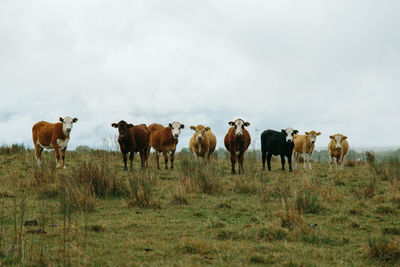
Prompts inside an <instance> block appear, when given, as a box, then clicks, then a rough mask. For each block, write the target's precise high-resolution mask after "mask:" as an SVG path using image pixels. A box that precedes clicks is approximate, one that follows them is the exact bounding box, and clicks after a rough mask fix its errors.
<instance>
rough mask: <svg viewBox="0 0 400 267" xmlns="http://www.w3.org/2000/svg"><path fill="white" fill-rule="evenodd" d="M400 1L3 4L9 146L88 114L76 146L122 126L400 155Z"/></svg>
mask: <svg viewBox="0 0 400 267" xmlns="http://www.w3.org/2000/svg"><path fill="white" fill-rule="evenodd" d="M399 7H400V3H398V2H397V1H386V2H385V3H377V2H375V1H334V2H326V1H301V2H298V1H264V2H262V1H246V2H245V3H244V2H239V1H112V2H109V1H84V2H79V1H35V2H31V1H22V2H17V1H2V3H1V4H0V36H1V42H0V58H1V61H2V64H0V91H1V97H0V126H1V129H2V130H1V134H0V144H1V143H6V144H11V143H15V142H24V143H25V144H30V142H31V133H30V130H31V126H32V125H33V123H35V122H36V121H39V120H47V121H52V122H55V121H57V120H58V117H59V116H66V115H69V116H76V117H78V118H79V122H78V123H77V124H76V125H75V126H74V130H73V133H72V139H71V143H70V144H71V147H75V146H77V145H85V144H86V145H90V146H93V147H101V146H102V145H103V138H109V137H110V136H115V135H116V132H115V129H113V128H111V126H110V124H111V123H112V122H117V121H119V120H121V119H124V120H127V121H129V122H132V123H146V124H151V123H153V122H158V123H162V124H167V123H168V122H171V121H175V120H177V121H180V122H182V123H184V124H185V126H187V128H186V129H185V130H183V131H182V136H181V141H180V143H179V145H180V147H184V146H187V144H188V140H189V138H190V136H191V135H192V132H191V131H190V130H189V126H190V125H197V124H200V123H201V124H207V125H209V126H211V127H212V129H213V131H214V132H215V134H216V135H217V139H218V146H223V138H224V135H225V133H226V131H227V129H228V124H227V122H228V121H230V120H233V119H235V118H237V117H242V118H243V119H245V120H247V121H250V122H251V126H250V127H249V130H250V133H251V134H254V133H255V129H259V130H260V133H261V131H262V130H264V129H268V128H272V129H278V130H279V129H281V128H286V127H289V126H290V127H294V128H296V129H298V130H300V131H301V132H303V131H306V130H311V129H316V130H319V131H321V132H322V133H323V135H322V136H321V137H320V138H319V139H318V142H319V144H320V145H321V146H325V145H326V144H327V143H328V137H329V135H330V134H332V133H336V132H342V133H345V134H347V136H348V137H349V142H350V143H351V145H353V146H388V145H394V146H399V145H400V143H399V141H398V139H397V134H396V133H397V132H398V131H399V130H400V129H399V128H400V127H399V126H397V125H396V123H395V121H396V120H397V116H398V114H399V113H400V112H399V111H400V108H399V107H398V105H397V101H398V99H399V97H400V93H399V91H398V88H397V85H398V84H399V82H400V78H399V77H400V75H399V65H398V62H400V54H399V49H398V47H400V38H399V37H398V34H397V31H398V29H399V26H400V25H399V24H400V21H399V20H398V15H397V11H398V10H399Z"/></svg>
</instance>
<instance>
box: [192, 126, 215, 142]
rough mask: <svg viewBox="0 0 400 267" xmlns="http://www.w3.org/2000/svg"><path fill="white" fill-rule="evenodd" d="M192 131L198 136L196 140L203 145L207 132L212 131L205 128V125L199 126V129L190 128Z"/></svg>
mask: <svg viewBox="0 0 400 267" xmlns="http://www.w3.org/2000/svg"><path fill="white" fill-rule="evenodd" d="M190 129H192V130H193V131H195V132H196V133H195V135H196V140H197V142H198V143H199V144H201V143H203V140H204V135H205V134H206V132H207V131H209V130H210V127H204V126H203V125H197V127H194V126H190Z"/></svg>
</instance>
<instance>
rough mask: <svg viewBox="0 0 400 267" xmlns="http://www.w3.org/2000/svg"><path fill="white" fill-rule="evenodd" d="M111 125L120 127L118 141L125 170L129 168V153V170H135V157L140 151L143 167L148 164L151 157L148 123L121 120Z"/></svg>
mask: <svg viewBox="0 0 400 267" xmlns="http://www.w3.org/2000/svg"><path fill="white" fill-rule="evenodd" d="M111 127H113V128H117V129H118V133H119V135H118V143H119V148H120V150H121V153H122V159H123V161H124V171H127V170H128V167H127V165H126V162H127V156H128V153H130V154H129V161H130V164H129V170H130V171H132V170H133V157H134V155H135V153H136V152H139V155H140V162H141V165H140V166H141V168H144V167H145V166H147V159H148V157H149V155H148V151H149V146H150V130H149V129H148V128H147V126H146V124H139V125H133V124H131V123H129V124H128V123H127V122H126V121H124V120H121V121H120V122H118V123H112V124H111Z"/></svg>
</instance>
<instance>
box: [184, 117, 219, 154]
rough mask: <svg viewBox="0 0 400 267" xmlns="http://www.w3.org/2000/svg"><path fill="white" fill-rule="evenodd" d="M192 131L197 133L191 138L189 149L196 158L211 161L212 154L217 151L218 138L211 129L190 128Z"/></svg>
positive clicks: (198, 126)
mask: <svg viewBox="0 0 400 267" xmlns="http://www.w3.org/2000/svg"><path fill="white" fill-rule="evenodd" d="M190 129H192V130H193V131H195V133H194V134H193V136H192V138H190V142H189V149H190V151H191V152H192V153H193V155H194V156H195V157H202V158H207V159H208V160H210V157H211V154H212V153H213V152H214V150H215V146H216V144H217V138H215V135H214V134H213V133H212V132H211V129H210V127H204V126H203V125H197V126H196V127H195V126H190Z"/></svg>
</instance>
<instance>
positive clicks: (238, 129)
mask: <svg viewBox="0 0 400 267" xmlns="http://www.w3.org/2000/svg"><path fill="white" fill-rule="evenodd" d="M243 128H244V121H243V120H241V119H237V120H235V135H236V136H242V135H243Z"/></svg>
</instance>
